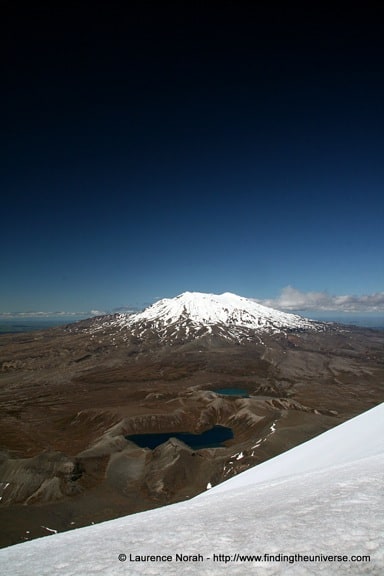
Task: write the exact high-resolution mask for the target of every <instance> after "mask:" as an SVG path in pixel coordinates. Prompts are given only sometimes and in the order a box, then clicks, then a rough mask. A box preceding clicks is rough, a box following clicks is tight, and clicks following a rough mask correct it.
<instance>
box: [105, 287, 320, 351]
mask: <svg viewBox="0 0 384 576" xmlns="http://www.w3.org/2000/svg"><path fill="white" fill-rule="evenodd" d="M321 326H322V325H321V323H318V322H313V321H311V320H308V319H306V318H303V317H301V316H298V315H296V314H287V313H285V312H280V311H279V310H274V309H273V308H268V307H266V306H262V305H261V304H258V303H257V302H255V301H254V300H251V299H249V298H244V297H242V296H238V295H236V294H232V293H230V292H225V293H224V294H219V295H218V294H205V293H202V292H184V293H183V294H180V295H179V296H176V297H175V298H164V299H163V300H160V301H158V302H156V303H155V304H153V305H152V306H150V307H149V308H147V309H145V310H144V311H143V312H139V313H136V314H131V315H125V314H119V315H117V316H115V317H113V318H112V319H111V318H108V319H107V320H106V321H104V322H99V323H95V324H94V330H98V329H101V328H107V327H115V328H119V329H123V328H126V329H129V331H130V332H131V333H132V334H133V335H135V336H138V337H143V336H148V335H149V334H154V335H156V336H158V337H160V338H161V339H167V340H171V341H172V340H178V341H183V340H186V339H190V338H197V337H202V336H205V335H209V334H212V335H215V336H220V337H222V338H226V339H228V340H234V341H238V340H244V339H252V336H254V334H255V333H256V334H260V333H263V332H264V333H265V332H267V333H279V332H286V331H292V330H321Z"/></svg>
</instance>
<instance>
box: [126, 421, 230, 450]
mask: <svg viewBox="0 0 384 576" xmlns="http://www.w3.org/2000/svg"><path fill="white" fill-rule="evenodd" d="M125 438H126V439H127V440H131V441H132V442H134V443H135V444H137V445H138V446H140V447H141V448H150V449H151V450H153V449H154V448H156V447H157V446H160V444H164V442H166V441H167V440H169V439H170V438H177V439H178V440H181V441H182V442H184V443H185V444H187V445H188V446H189V447H190V448H192V449H193V450H199V449H201V448H220V447H221V446H222V443H223V442H225V441H226V440H231V439H232V438H233V432H232V430H231V428H227V427H226V426H214V427H213V428H210V430H206V431H205V432H202V433H201V434H190V433H189V432H161V433H158V434H130V435H128V436H126V437H125Z"/></svg>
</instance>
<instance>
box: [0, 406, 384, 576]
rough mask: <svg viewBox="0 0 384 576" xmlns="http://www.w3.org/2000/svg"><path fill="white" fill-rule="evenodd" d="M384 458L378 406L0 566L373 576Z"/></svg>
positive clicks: (382, 520) (2, 555)
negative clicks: (168, 499)
mask: <svg viewBox="0 0 384 576" xmlns="http://www.w3.org/2000/svg"><path fill="white" fill-rule="evenodd" d="M383 458H384V404H381V405H379V406H376V407H375V408H373V409H371V410H369V411H368V412H365V413H364V414H362V415H360V416H357V417H356V418H354V419H352V420H350V421H348V422H345V423H344V424H341V425H340V426H338V427H336V428H334V429H332V430H329V431H328V432H325V433H324V434H322V435H320V436H318V437H317V438H314V439H313V440H310V441H309V442H306V443H304V444H302V445H300V446H297V447H296V448H293V449H291V450H289V451H288V452H285V453H284V454H282V455H280V456H277V457H275V458H272V459H271V460H269V461H268V462H265V463H263V464H261V465H259V466H256V467H255V468H252V469H251V470H248V471H247V472H244V473H242V474H239V475H238V476H236V477H235V478H232V479H231V480H228V481H227V482H224V483H222V484H220V485H218V486H217V487H214V488H212V489H210V490H208V491H207V492H206V493H205V494H203V495H200V496H198V497H197V498H193V499H192V500H190V501H187V502H182V503H178V504H174V505H172V506H165V507H162V508H158V509H156V510H150V511H148V512H142V513H140V514H135V515H133V516H127V517H125V518H119V519H117V520H112V521H109V522H104V523H102V524H99V525H97V526H89V527H86V528H81V529H78V530H74V531H71V532H66V533H63V534H56V535H51V536H47V537H45V538H40V539H38V540H34V541H32V542H26V543H24V544H18V545H15V546H11V547H9V548H5V549H3V550H0V563H1V564H2V565H3V566H4V569H3V571H4V574H5V573H7V574H12V575H13V576H27V575H28V576H29V575H30V574H39V575H42V576H43V575H47V576H48V575H49V576H56V575H57V576H58V575H59V574H71V575H72V576H77V575H83V574H89V573H91V572H92V573H97V574H111V575H112V574H118V573H120V572H121V573H125V574H127V573H128V572H129V574H137V575H145V574H148V575H149V574H160V573H161V574H166V575H178V574H185V573H188V574H196V575H197V574H199V575H200V574H217V575H221V574H224V573H225V574H229V573H230V574H239V575H243V574H248V572H252V573H253V572H254V571H255V570H256V571H257V572H258V571H261V572H260V573H261V574H266V575H283V574H284V575H286V574H288V575H292V576H295V575H296V574H301V575H303V576H305V575H310V574H314V573H316V574H317V573H319V574H320V573H321V574H324V575H327V574H370V575H377V576H378V575H379V574H380V575H381V574H383V571H384V547H383V533H384V502H383V491H382V480H383ZM207 488H209V486H207ZM49 528H50V529H51V531H52V532H54V531H55V530H54V526H51V527H49ZM258 573H259V572H258Z"/></svg>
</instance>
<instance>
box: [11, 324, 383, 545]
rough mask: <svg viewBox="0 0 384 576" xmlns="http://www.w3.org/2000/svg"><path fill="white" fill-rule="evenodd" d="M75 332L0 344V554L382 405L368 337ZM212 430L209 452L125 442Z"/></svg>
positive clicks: (232, 467)
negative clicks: (162, 340) (146, 337)
mask: <svg viewBox="0 0 384 576" xmlns="http://www.w3.org/2000/svg"><path fill="white" fill-rule="evenodd" d="M74 326H75V328H71V326H69V327H67V328H55V329H51V330H46V331H41V332H30V333H24V334H18V335H3V336H1V337H0V369H1V371H0V402H1V421H0V444H1V446H0V450H1V453H0V498H1V500H0V526H1V530H0V545H1V546H7V545H11V544H15V543H18V542H22V541H24V540H29V539H32V538H36V537H40V536H45V535H48V534H51V533H52V532H53V531H58V532H60V531H64V530H70V529H73V528H78V527H80V526H85V525H89V524H91V523H96V522H100V521H103V520H107V519H111V518H115V517H118V516H123V515H126V514H131V513H134V512H138V511H142V510H146V509H149V508H154V507H157V506H163V505H165V504H169V503H172V502H176V501H180V500H183V499H187V498H191V497H193V496H194V495H196V494H198V493H200V492H202V491H204V490H206V489H207V487H208V486H209V484H211V485H215V484H217V483H219V482H222V481H223V480H225V479H227V478H229V477H231V476H233V475H234V474H238V473H239V472H241V471H243V470H245V469H247V468H249V467H250V466H254V465H256V464H258V463H260V462H263V461H264V460H266V459H268V458H271V457H273V456H275V455H277V454H279V453H281V452H283V451H285V450H287V449H289V448H291V447H294V446H296V445H297V444H300V443H301V442H304V441H306V440H308V439H310V438H312V437H313V436H315V435H317V434H320V433H321V432H324V431H325V430H327V429H330V428H332V427H333V426H336V425H338V424H340V423H341V422H343V421H345V420H347V419H349V418H351V417H353V416H355V415H357V414H359V413H361V412H363V411H365V410H368V409H369V408H371V407H373V406H374V405H377V404H378V403H380V402H382V401H383V400H384V346H383V344H384V332H380V331H373V330H363V329H358V328H348V329H347V328H346V327H341V326H334V327H332V328H329V329H327V330H325V331H324V332H320V333H316V332H304V331H302V332H297V333H295V332H294V331H291V332H290V333H287V334H283V333H281V334H279V335H276V336H266V335H265V336H263V340H262V341H261V340H260V339H258V340H255V342H245V343H243V344H234V343H230V342H227V341H225V340H223V339H220V338H217V339H215V338H210V339H209V338H208V337H204V338H201V339H198V340H196V339H195V340H192V341H190V342H186V343H182V342H180V343H177V344H174V345H172V346H171V345H166V344H163V345H161V346H160V345H158V343H155V342H151V341H149V342H138V341H136V340H132V339H129V338H128V339H127V338H126V337H125V336H123V335H122V333H121V331H120V332H117V331H116V332H114V333H113V334H112V333H108V330H105V331H99V332H97V333H96V334H95V333H93V334H90V332H89V331H88V330H87V323H86V322H85V323H79V324H78V325H74ZM76 326H78V327H77V328H76ZM222 388H236V389H243V390H246V391H247V393H248V395H249V397H241V395H224V394H222V393H217V392H215V391H217V390H219V389H222ZM215 425H222V426H227V427H229V428H231V429H232V431H233V434H234V437H233V438H232V439H231V440H228V441H226V442H225V443H224V445H223V447H220V448H203V449H198V450H197V449H196V450H195V449H192V448H190V447H189V446H187V445H186V444H184V443H183V442H181V441H180V440H177V439H175V438H171V439H169V440H168V441H167V442H165V443H164V444H161V445H160V446H158V447H157V448H155V449H154V450H150V449H149V448H140V447H139V446H137V445H136V444H135V443H133V442H132V441H130V440H127V438H126V436H128V435H130V434H135V433H136V434H138V433H157V432H172V433H177V432H191V433H200V432H203V431H205V430H208V429H209V428H212V427H213V426H215Z"/></svg>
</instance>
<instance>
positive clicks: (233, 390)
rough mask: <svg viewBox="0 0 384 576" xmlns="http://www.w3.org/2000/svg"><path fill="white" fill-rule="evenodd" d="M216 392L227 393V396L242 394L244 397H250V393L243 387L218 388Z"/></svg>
mask: <svg viewBox="0 0 384 576" xmlns="http://www.w3.org/2000/svg"><path fill="white" fill-rule="evenodd" d="M214 392H216V394H225V395H227V396H241V397H242V398H249V394H248V392H247V391H246V390H243V389H242V388H218V389H217V390H214Z"/></svg>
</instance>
